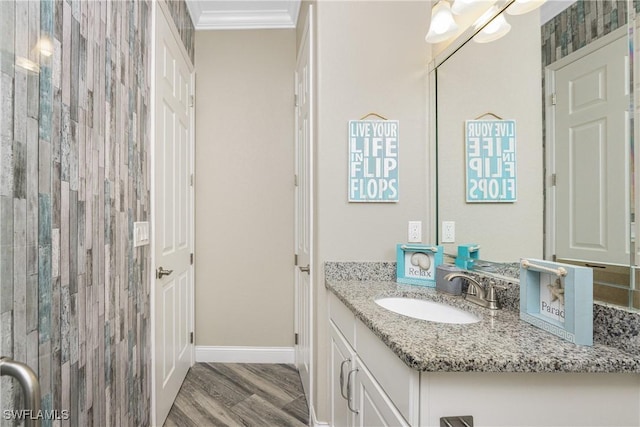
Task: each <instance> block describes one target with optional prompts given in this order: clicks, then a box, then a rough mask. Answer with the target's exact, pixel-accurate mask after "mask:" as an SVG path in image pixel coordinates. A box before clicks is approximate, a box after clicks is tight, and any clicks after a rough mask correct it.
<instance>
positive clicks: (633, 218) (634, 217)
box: [631, 212, 636, 222]
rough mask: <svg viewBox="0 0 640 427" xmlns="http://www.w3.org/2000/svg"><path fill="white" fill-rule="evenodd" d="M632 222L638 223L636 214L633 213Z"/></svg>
mask: <svg viewBox="0 0 640 427" xmlns="http://www.w3.org/2000/svg"><path fill="white" fill-rule="evenodd" d="M631 222H636V213H635V212H631Z"/></svg>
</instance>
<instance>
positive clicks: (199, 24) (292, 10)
mask: <svg viewBox="0 0 640 427" xmlns="http://www.w3.org/2000/svg"><path fill="white" fill-rule="evenodd" d="M229 3H230V2H227V4H229ZM248 4H249V2H238V3H237V5H239V6H244V7H245V8H244V9H242V8H240V7H238V8H223V7H213V6H215V5H216V2H202V1H198V0H187V6H188V8H189V13H190V14H191V19H192V20H193V24H194V26H195V29H196V30H255V29H272V28H295V27H296V24H297V21H298V14H299V12H300V1H299V0H296V1H279V2H264V3H263V6H269V5H271V6H272V7H271V8H267V7H263V8H256V7H251V8H246V6H247V5H248ZM254 4H255V2H254Z"/></svg>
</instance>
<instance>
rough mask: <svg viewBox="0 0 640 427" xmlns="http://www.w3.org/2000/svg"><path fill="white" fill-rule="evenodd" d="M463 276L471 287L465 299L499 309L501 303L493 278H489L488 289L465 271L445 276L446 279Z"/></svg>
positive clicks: (492, 308)
mask: <svg viewBox="0 0 640 427" xmlns="http://www.w3.org/2000/svg"><path fill="white" fill-rule="evenodd" d="M458 277H459V278H462V279H464V280H466V281H467V282H468V283H469V288H468V289H467V293H466V295H465V299H466V300H469V301H471V302H472V303H474V304H478V305H479V306H482V307H485V308H488V309H489V310H499V309H500V304H499V303H498V297H497V296H496V287H497V286H496V284H495V283H493V280H489V284H488V285H487V287H486V289H485V288H484V287H483V286H482V284H481V283H480V282H478V281H477V280H476V279H474V278H473V277H471V276H469V275H467V274H464V273H449V274H447V275H446V276H444V278H445V279H446V280H449V281H451V280H453V279H455V278H458Z"/></svg>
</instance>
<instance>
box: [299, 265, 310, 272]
mask: <svg viewBox="0 0 640 427" xmlns="http://www.w3.org/2000/svg"><path fill="white" fill-rule="evenodd" d="M298 268H299V269H300V271H302V272H303V273H307V274H311V266H310V265H309V264H307V266H306V267H298Z"/></svg>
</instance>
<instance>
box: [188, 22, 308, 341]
mask: <svg viewBox="0 0 640 427" xmlns="http://www.w3.org/2000/svg"><path fill="white" fill-rule="evenodd" d="M196 46H197V49H196V50H197V54H196V67H197V73H196V88H197V94H198V99H197V101H196V175H197V182H196V187H195V188H196V194H195V198H196V222H195V229H196V258H197V262H196V278H195V281H196V288H195V294H196V345H198V346H251V347H253V346H258V347H292V346H293V308H294V305H293V299H294V296H293V289H294V288H293V254H294V242H293V227H294V220H293V213H294V212H293V194H294V180H293V174H294V169H293V161H294V120H293V112H294V107H293V90H294V71H295V64H296V50H295V46H296V32H295V30H293V29H291V30H255V31H253V30H251V31H250V30H243V31H199V32H197V34H196Z"/></svg>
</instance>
